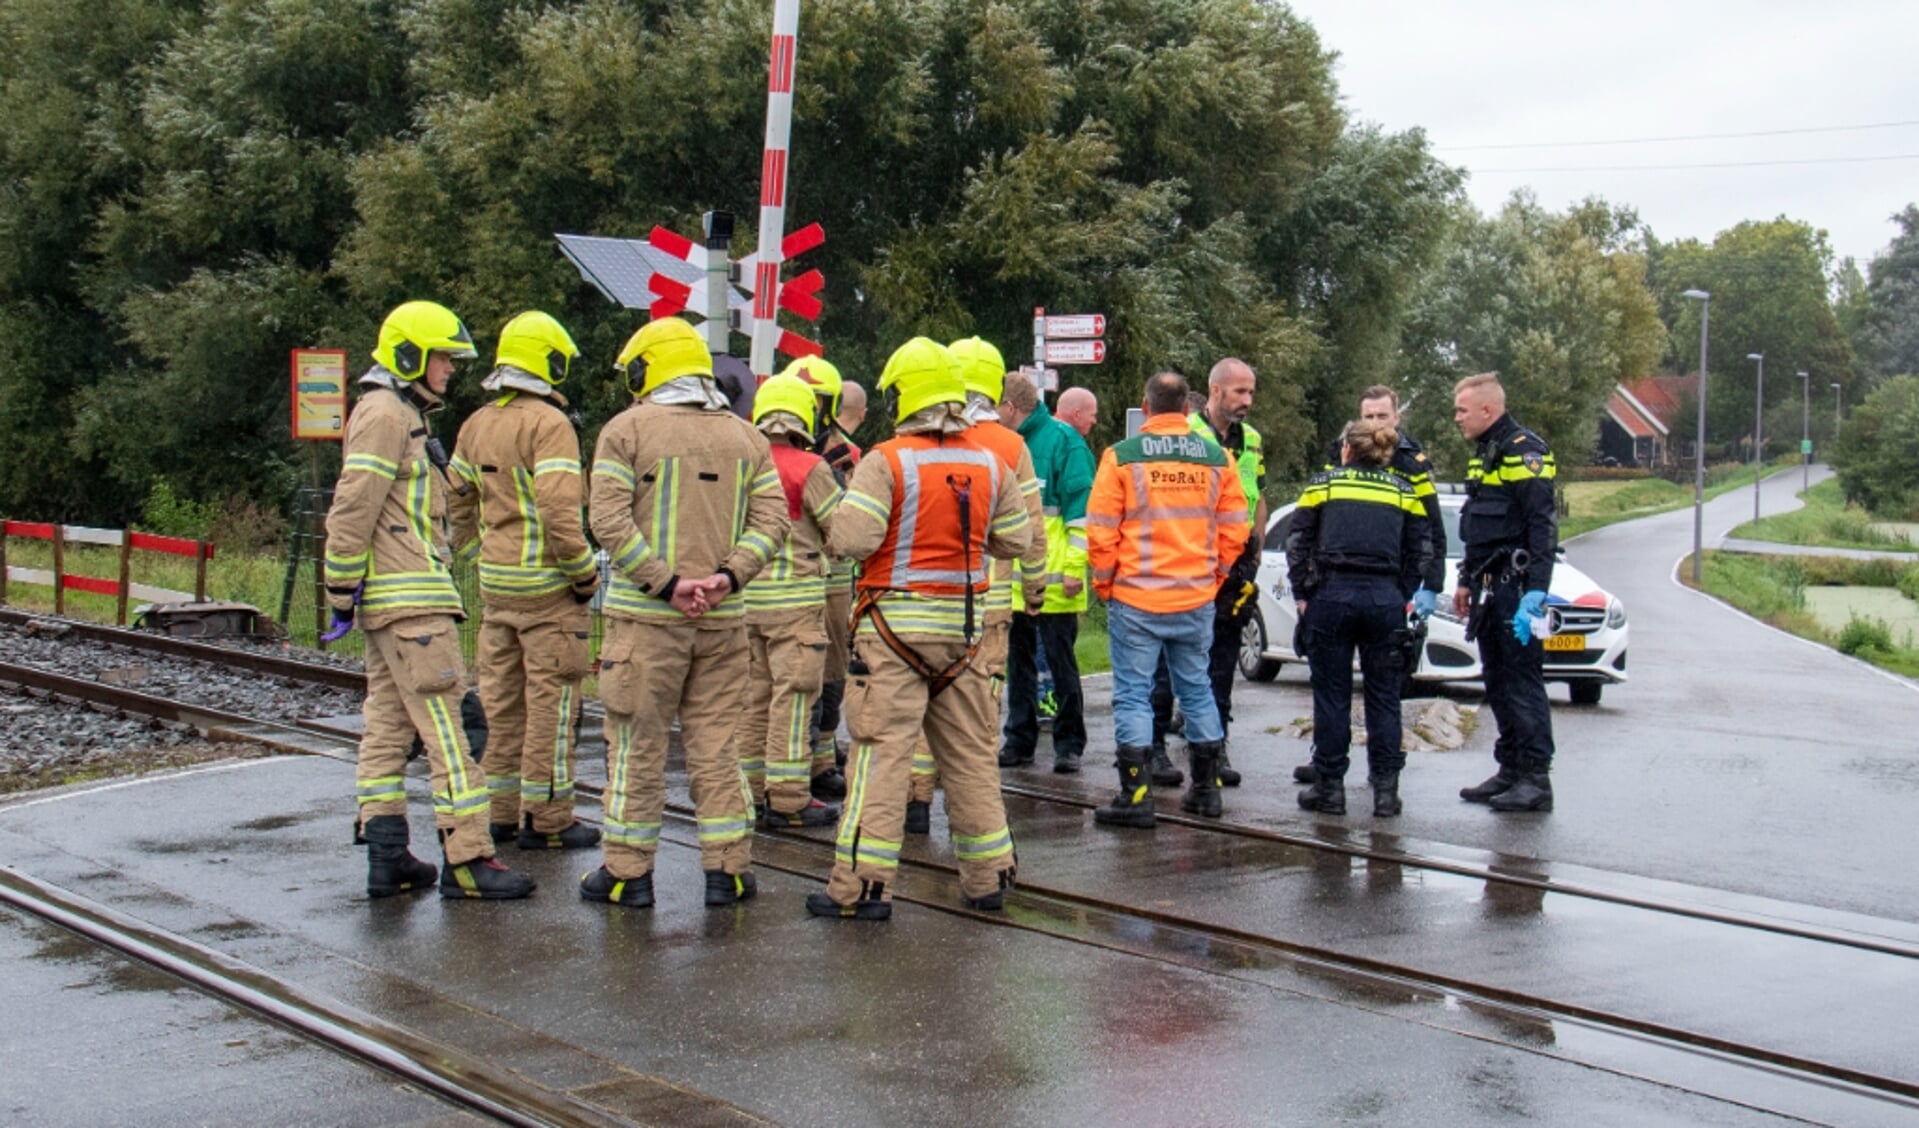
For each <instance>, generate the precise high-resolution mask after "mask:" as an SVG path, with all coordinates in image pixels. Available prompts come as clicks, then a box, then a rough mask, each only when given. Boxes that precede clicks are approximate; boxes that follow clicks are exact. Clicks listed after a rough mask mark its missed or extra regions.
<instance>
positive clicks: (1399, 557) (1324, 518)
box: [1286, 466, 1432, 599]
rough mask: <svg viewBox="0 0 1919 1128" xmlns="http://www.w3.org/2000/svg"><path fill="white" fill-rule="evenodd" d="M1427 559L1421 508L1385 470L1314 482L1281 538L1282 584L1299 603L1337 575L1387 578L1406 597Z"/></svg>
mask: <svg viewBox="0 0 1919 1128" xmlns="http://www.w3.org/2000/svg"><path fill="white" fill-rule="evenodd" d="M1431 559H1432V541H1431V538H1430V537H1429V535H1428V533H1427V525H1426V510H1425V507H1424V506H1422V505H1421V504H1420V503H1419V497H1418V495H1417V494H1416V493H1415V492H1414V490H1413V487H1412V486H1411V485H1410V484H1408V483H1407V482H1406V481H1405V479H1403V478H1401V477H1399V475H1397V474H1394V473H1392V472H1390V471H1387V470H1373V469H1366V468H1362V467H1358V466H1343V467H1341V468H1339V469H1337V470H1328V471H1326V472H1324V473H1321V474H1317V475H1315V476H1314V477H1313V478H1312V480H1311V481H1309V482H1307V483H1306V490H1305V492H1304V493H1301V494H1300V495H1299V504H1298V506H1297V507H1296V508H1295V509H1294V510H1293V524H1292V529H1291V530H1290V531H1289V532H1288V533H1287V535H1286V573H1287V579H1288V580H1289V581H1291V583H1292V587H1293V592H1294V594H1295V597H1296V598H1299V599H1310V598H1311V597H1312V595H1313V593H1314V592H1315V591H1317V590H1318V589H1319V587H1320V586H1321V585H1322V584H1324V583H1325V581H1326V580H1327V579H1328V578H1329V577H1331V576H1332V575H1334V574H1337V573H1341V572H1347V573H1357V574H1360V575H1368V576H1387V577H1390V578H1392V579H1393V580H1394V581H1395V582H1397V584H1398V585H1399V590H1400V592H1401V594H1403V595H1405V596H1407V597H1411V595H1412V594H1413V591H1414V590H1415V589H1416V588H1418V587H1419V585H1420V580H1421V578H1422V577H1423V576H1424V575H1425V572H1426V569H1427V566H1428V565H1429V564H1430V562H1431Z"/></svg>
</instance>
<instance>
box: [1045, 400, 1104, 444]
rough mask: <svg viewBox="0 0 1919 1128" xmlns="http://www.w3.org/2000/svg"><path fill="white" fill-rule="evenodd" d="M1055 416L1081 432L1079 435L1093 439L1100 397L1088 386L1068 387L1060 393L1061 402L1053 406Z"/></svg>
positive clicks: (1089, 439) (1097, 419)
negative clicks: (1087, 387)
mask: <svg viewBox="0 0 1919 1128" xmlns="http://www.w3.org/2000/svg"><path fill="white" fill-rule="evenodd" d="M1053 418H1055V419H1057V420H1059V421H1060V422H1061V423H1064V424H1066V425H1067V426H1068V427H1071V428H1072V429H1073V430H1075V431H1078V432H1079V437H1080V438H1082V439H1087V440H1088V441H1089V442H1090V441H1091V435H1092V433H1093V424H1095V423H1097V422H1099V397H1098V396H1095V395H1094V394H1093V393H1092V392H1091V391H1090V390H1089V389H1086V388H1068V389H1066V390H1065V391H1063V392H1061V393H1060V394H1059V403H1058V404H1057V405H1056V406H1055V407H1054V408H1053Z"/></svg>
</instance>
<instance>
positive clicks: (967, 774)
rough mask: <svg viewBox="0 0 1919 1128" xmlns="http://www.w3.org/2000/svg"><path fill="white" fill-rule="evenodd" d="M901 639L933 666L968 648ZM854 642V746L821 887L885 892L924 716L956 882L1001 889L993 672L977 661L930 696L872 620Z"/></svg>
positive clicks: (968, 888) (1009, 857)
mask: <svg viewBox="0 0 1919 1128" xmlns="http://www.w3.org/2000/svg"><path fill="white" fill-rule="evenodd" d="M905 641H907V644H908V645H910V646H911V647H912V648H913V649H914V650H915V651H916V652H917V653H918V654H919V655H920V657H921V658H922V659H923V660H924V661H925V662H926V663H927V664H928V665H931V666H932V667H934V668H935V669H945V668H946V667H947V666H949V665H950V664H951V663H953V662H955V661H957V660H958V659H959V658H960V657H961V656H963V655H964V654H965V653H966V646H965V644H964V643H963V642H961V641H959V640H958V639H939V640H933V641H929V640H925V639H915V640H905ZM853 651H854V655H855V658H856V662H855V664H854V665H853V667H852V669H851V671H850V672H849V673H848V675H847V684H846V725H847V730H848V731H849V732H850V733H851V734H852V737H853V752H852V756H851V757H850V759H849V760H848V763H847V768H848V772H849V774H848V779H847V783H846V809H845V811H844V812H843V813H842V814H841V816H840V825H839V832H838V835H837V837H836V842H835V849H834V858H833V876H832V877H831V879H829V880H828V881H827V883H826V892H827V894H828V895H829V896H831V897H832V898H833V899H834V900H835V901H838V902H839V903H840V904H843V905H844V904H850V903H852V902H853V901H855V900H858V899H859V898H860V897H861V896H862V894H863V893H864V894H868V895H872V892H871V889H870V886H871V884H874V883H877V884H880V885H883V886H884V887H885V888H884V889H883V890H881V891H879V892H878V894H877V895H878V896H881V897H883V898H886V899H891V897H892V895H893V890H892V884H893V874H894V872H895V871H896V870H897V869H898V868H899V858H900V836H901V834H902V833H903V832H904V824H905V821H906V803H905V800H906V793H907V780H906V777H907V774H908V771H909V768H910V765H911V761H912V755H913V744H914V741H915V740H916V739H917V738H918V737H919V734H920V730H921V728H922V725H923V726H924V728H925V732H926V737H927V744H928V747H929V749H930V751H931V754H932V757H933V762H934V764H935V766H936V767H937V769H938V771H939V775H940V779H941V781H942V782H943V783H944V785H945V787H946V818H947V822H948V824H949V825H950V826H951V828H952V832H953V849H954V852H955V853H956V854H957V855H958V858H959V871H960V887H961V889H962V890H963V891H964V892H965V893H966V894H967V895H968V896H972V897H984V896H986V895H987V894H989V893H991V892H993V891H994V890H996V889H999V888H1000V887H1001V879H1000V875H1001V873H1002V872H1004V873H1006V874H1007V875H1008V877H1009V878H1010V876H1011V873H1012V870H1013V868H1014V867H1013V863H1014V858H1013V834H1012V831H1011V830H1010V829H1009V828H1008V827H1007V825H1006V806H1005V804H1004V803H1003V802H1002V801H1001V799H1000V791H999V766H998V764H997V763H996V762H995V749H994V740H995V730H996V729H997V728H998V725H997V724H996V720H997V718H996V717H995V716H994V713H995V708H994V701H993V687H992V681H991V679H989V678H988V677H987V674H986V671H985V670H984V669H983V668H981V665H980V664H979V663H977V662H975V663H974V664H973V665H972V666H970V667H969V668H967V669H966V670H964V671H962V672H961V673H960V675H959V677H958V678H956V679H955V680H954V681H953V683H952V684H951V685H949V686H947V687H946V689H945V690H944V691H943V692H942V693H940V695H939V696H938V697H934V698H931V699H930V700H929V699H928V694H927V689H928V684H927V682H926V680H925V679H924V678H922V677H921V676H920V675H919V674H918V673H916V672H915V671H914V670H913V668H912V667H911V666H908V665H907V664H906V662H905V660H904V659H902V658H900V657H899V656H898V655H896V654H894V653H893V652H892V650H890V649H888V648H887V645H886V644H885V643H884V642H882V641H881V640H880V639H879V637H878V636H877V635H875V634H874V633H873V632H872V630H871V629H870V628H868V629H863V630H861V631H860V632H859V633H858V634H857V635H856V636H855V638H854V644H853Z"/></svg>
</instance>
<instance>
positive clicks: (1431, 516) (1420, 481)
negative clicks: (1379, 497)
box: [1326, 435, 1446, 594]
mask: <svg viewBox="0 0 1919 1128" xmlns="http://www.w3.org/2000/svg"><path fill="white" fill-rule="evenodd" d="M1326 469H1327V470H1337V469H1339V444H1338V443H1337V442H1335V443H1334V444H1333V447H1332V450H1330V451H1329V452H1327V455H1326ZM1387 469H1389V470H1391V471H1392V472H1393V473H1394V474H1397V475H1399V477H1400V478H1402V479H1404V480H1405V482H1406V484H1407V485H1409V486H1411V487H1412V488H1413V496H1414V497H1417V498H1418V499H1419V504H1420V507H1421V508H1423V509H1424V510H1425V511H1426V537H1427V540H1428V541H1430V542H1431V544H1432V554H1431V559H1430V560H1429V561H1428V563H1427V565H1426V570H1425V571H1424V572H1422V573H1420V577H1419V579H1420V585H1421V586H1422V587H1424V588H1425V589H1426V590H1427V591H1430V592H1433V593H1435V594H1437V593H1438V592H1440V591H1441V590H1443V589H1444V588H1445V586H1446V518H1445V515H1444V513H1443V512H1442V511H1441V510H1440V507H1439V490H1438V489H1437V488H1436V487H1435V486H1434V485H1433V464H1432V461H1431V460H1430V459H1428V458H1427V457H1426V448H1425V447H1422V446H1420V445H1419V442H1418V440H1416V439H1413V438H1411V437H1409V436H1406V435H1401V436H1399V445H1398V446H1397V447H1394V448H1393V460H1392V462H1391V463H1389V464H1388V465H1387Z"/></svg>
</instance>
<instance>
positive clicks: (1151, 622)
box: [1106, 599, 1226, 748]
mask: <svg viewBox="0 0 1919 1128" xmlns="http://www.w3.org/2000/svg"><path fill="white" fill-rule="evenodd" d="M1106 641H1107V648H1108V652H1109V653H1110V654H1111V655H1112V659H1113V730H1114V735H1115V736H1116V737H1117V738H1118V740H1119V745H1120V747H1121V748H1149V747H1151V746H1152V743H1153V671H1154V670H1155V669H1156V668H1157V667H1158V665H1159V659H1160V655H1161V654H1162V653H1164V654H1165V656H1166V669H1167V672H1168V673H1169V674H1171V676H1172V679H1173V696H1175V697H1177V698H1179V708H1180V711H1181V712H1183V713H1185V714H1186V742H1187V743H1188V744H1207V743H1211V742H1213V741H1217V740H1224V739H1225V738H1226V732H1225V730H1224V729H1222V728H1221V727H1220V724H1219V707H1218V706H1217V705H1215V704H1214V703H1213V685H1212V682H1211V680H1210V679H1209V678H1208V675H1207V672H1206V651H1207V648H1209V647H1210V646H1212V644H1213V605H1212V604H1211V603H1205V604H1201V605H1200V606H1198V607H1195V608H1193V609H1192V610H1191V611H1177V612H1173V613H1171V614H1155V613H1153V612H1151V611H1141V610H1140V609H1138V608H1137V607H1128V606H1127V605H1126V604H1124V603H1121V602H1120V601H1118V600H1116V599H1115V600H1112V601H1110V602H1108V603H1107V604H1106Z"/></svg>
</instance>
